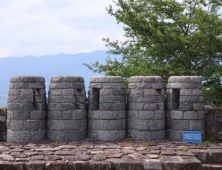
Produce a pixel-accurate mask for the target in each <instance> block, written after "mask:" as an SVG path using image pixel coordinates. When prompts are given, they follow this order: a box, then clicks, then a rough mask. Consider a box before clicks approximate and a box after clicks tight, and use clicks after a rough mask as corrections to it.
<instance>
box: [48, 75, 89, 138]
mask: <svg viewBox="0 0 222 170" xmlns="http://www.w3.org/2000/svg"><path fill="white" fill-rule="evenodd" d="M47 126H48V131H47V136H48V138H49V139H50V140H51V141H55V140H59V141H74V140H80V139H84V138H85V137H86V129H87V111H86V91H85V85H84V79H83V77H80V76H53V77H52V78H51V83H50V85H49V98H48V120H47Z"/></svg>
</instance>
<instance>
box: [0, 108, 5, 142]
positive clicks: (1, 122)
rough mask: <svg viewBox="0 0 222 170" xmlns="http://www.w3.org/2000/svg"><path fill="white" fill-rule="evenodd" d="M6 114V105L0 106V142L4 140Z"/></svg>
mask: <svg viewBox="0 0 222 170" xmlns="http://www.w3.org/2000/svg"><path fill="white" fill-rule="evenodd" d="M6 114H7V107H1V108H0V142H6V130H7V129H6Z"/></svg>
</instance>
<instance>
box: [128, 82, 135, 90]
mask: <svg viewBox="0 0 222 170" xmlns="http://www.w3.org/2000/svg"><path fill="white" fill-rule="evenodd" d="M136 88H137V83H129V84H128V89H136Z"/></svg>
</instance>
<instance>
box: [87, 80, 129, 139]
mask: <svg viewBox="0 0 222 170" xmlns="http://www.w3.org/2000/svg"><path fill="white" fill-rule="evenodd" d="M88 94H89V95H88V96H89V115H88V118H89V120H88V121H89V124H88V129H89V131H88V134H89V137H90V138H92V139H95V140H104V141H114V140H121V139H123V138H124V137H125V136H126V98H125V90H124V83H123V78H122V77H118V76H113V77H112V76H110V77H108V76H107V77H106V76H97V77H96V76H95V77H91V78H90V86H89V91H88Z"/></svg>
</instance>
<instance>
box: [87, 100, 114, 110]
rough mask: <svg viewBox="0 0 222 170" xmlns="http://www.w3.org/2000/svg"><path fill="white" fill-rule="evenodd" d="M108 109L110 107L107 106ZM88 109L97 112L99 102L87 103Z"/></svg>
mask: <svg viewBox="0 0 222 170" xmlns="http://www.w3.org/2000/svg"><path fill="white" fill-rule="evenodd" d="M109 107H111V106H110V105H109ZM88 108H89V110H99V102H97V103H89V104H88Z"/></svg>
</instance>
